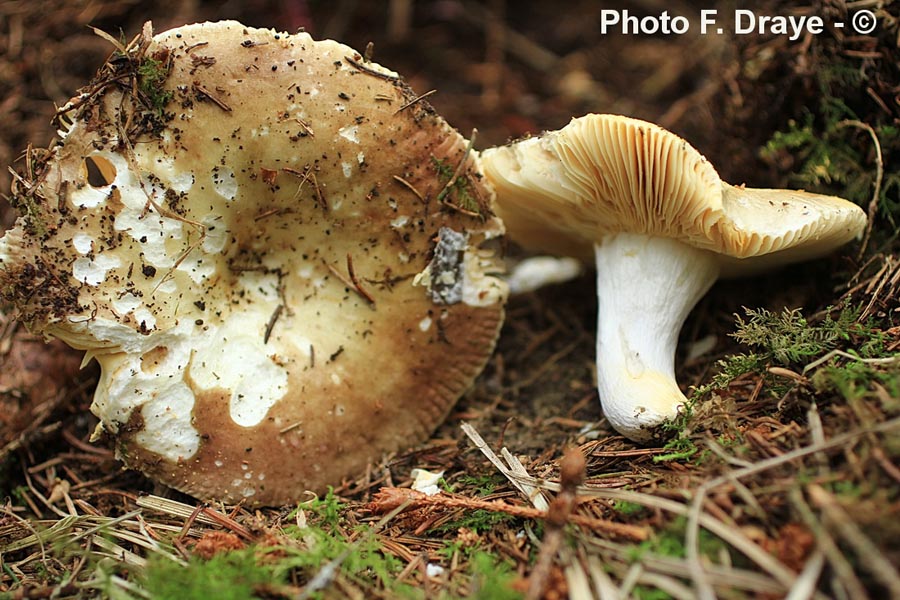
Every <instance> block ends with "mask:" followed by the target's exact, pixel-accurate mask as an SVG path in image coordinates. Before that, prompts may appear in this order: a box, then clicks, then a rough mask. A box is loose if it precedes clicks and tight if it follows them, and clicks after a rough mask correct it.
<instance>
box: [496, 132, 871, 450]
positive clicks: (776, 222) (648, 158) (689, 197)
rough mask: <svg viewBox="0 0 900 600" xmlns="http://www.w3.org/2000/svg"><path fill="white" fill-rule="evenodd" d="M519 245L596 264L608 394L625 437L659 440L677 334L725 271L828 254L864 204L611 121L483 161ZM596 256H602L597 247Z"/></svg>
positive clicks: (677, 399) (602, 390)
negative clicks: (729, 164)
mask: <svg viewBox="0 0 900 600" xmlns="http://www.w3.org/2000/svg"><path fill="white" fill-rule="evenodd" d="M482 162H483V164H484V169H485V174H486V175H487V177H488V180H489V181H490V182H491V183H493V184H494V186H495V191H496V194H497V204H496V207H495V210H496V212H497V214H498V216H500V217H501V218H502V219H503V221H504V223H505V225H506V228H507V231H508V234H509V236H510V238H511V239H513V240H515V241H518V242H519V243H520V244H522V245H523V246H526V247H529V248H532V249H535V250H541V251H544V252H551V253H558V254H563V255H569V256H580V257H587V256H588V255H590V254H593V257H594V258H595V260H596V266H597V296H598V303H599V309H598V323H597V330H598V331H597V380H598V381H597V385H598V391H599V394H600V399H601V402H602V404H603V412H604V414H605V415H606V418H607V420H608V421H609V422H610V424H611V425H612V426H613V427H614V428H615V429H616V430H618V431H619V432H620V433H622V434H623V435H625V436H627V437H629V438H631V439H633V440H636V441H648V440H651V439H653V438H654V437H656V436H657V435H658V434H659V433H660V431H659V426H660V425H662V424H663V423H664V422H665V421H667V420H670V419H672V418H673V417H675V416H676V415H677V414H678V411H679V409H680V407H681V406H682V405H683V404H684V402H685V396H684V394H683V393H682V392H681V390H680V389H679V387H678V384H677V382H676V380H675V370H674V360H675V350H676V344H677V341H678V332H679V330H680V329H681V326H682V324H683V322H684V320H685V318H686V317H687V314H688V313H689V312H690V310H691V309H692V308H693V306H694V305H695V304H696V303H697V301H698V300H699V299H700V298H701V297H702V296H703V294H705V293H706V291H707V290H708V289H709V287H710V286H711V285H712V284H713V282H714V281H715V280H716V279H717V278H718V277H719V276H720V275H721V276H738V275H746V274H752V273H756V272H759V271H761V270H764V269H767V268H770V267H775V266H777V265H783V264H787V263H792V262H796V261H801V260H806V259H810V258H813V257H817V256H820V255H823V254H825V253H827V252H829V251H831V250H832V249H834V248H836V247H838V246H840V245H841V244H844V243H845V242H847V241H849V240H851V239H853V237H854V236H856V235H858V234H859V233H860V232H861V231H862V229H863V228H864V226H865V222H866V217H865V214H864V213H863V211H862V210H861V209H860V208H859V207H857V206H856V205H854V204H852V203H850V202H847V201H846V200H842V199H840V198H833V197H829V196H821V195H816V194H809V193H806V192H802V191H788V190H766V189H749V188H745V187H743V186H732V185H728V184H727V183H725V182H723V181H722V180H721V179H720V178H719V175H718V174H717V173H716V171H715V169H713V167H712V165H710V164H709V162H708V161H707V160H706V159H705V158H704V157H703V156H702V155H701V154H700V153H699V152H697V151H696V150H695V149H694V148H692V147H691V146H690V145H689V144H688V143H687V142H685V141H684V140H682V139H681V138H679V137H677V136H676V135H674V134H672V133H670V132H668V131H666V130H664V129H662V128H660V127H658V126H656V125H653V124H651V123H646V122H643V121H639V120H636V119H630V118H626V117H621V116H613V115H587V116H584V117H581V118H577V119H573V120H572V121H571V122H570V123H569V124H568V125H567V126H565V127H563V128H562V129H561V130H559V131H555V132H550V133H546V134H544V135H542V136H540V137H535V138H530V139H525V140H522V141H519V142H516V143H513V144H511V145H508V146H505V147H501V148H493V149H490V150H487V151H485V152H483V154H482ZM592 248H593V252H592V251H591V249H592Z"/></svg>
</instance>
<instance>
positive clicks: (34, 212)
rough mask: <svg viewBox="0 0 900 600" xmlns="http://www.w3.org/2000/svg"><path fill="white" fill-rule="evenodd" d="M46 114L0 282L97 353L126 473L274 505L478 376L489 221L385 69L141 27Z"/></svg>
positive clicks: (348, 52)
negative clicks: (54, 140)
mask: <svg viewBox="0 0 900 600" xmlns="http://www.w3.org/2000/svg"><path fill="white" fill-rule="evenodd" d="M60 120H61V128H62V130H61V132H60V136H61V140H60V141H59V142H58V144H57V145H56V146H54V147H52V148H51V149H50V150H47V151H42V152H32V153H30V154H29V156H28V157H27V160H28V164H27V166H26V169H25V173H24V174H23V175H22V177H21V178H19V179H18V180H17V182H16V183H15V185H14V189H13V202H14V204H15V205H16V206H17V208H18V209H19V211H20V213H21V215H22V216H21V217H20V219H19V221H18V223H17V227H16V228H15V229H14V230H12V231H10V232H8V233H7V234H6V236H5V237H4V238H3V239H2V240H0V284H2V290H3V293H4V295H5V296H6V297H8V298H9V299H10V300H12V301H13V302H14V303H15V304H16V306H17V307H18V310H19V313H20V318H21V319H22V320H23V321H25V322H26V323H28V324H29V326H30V327H31V328H32V329H33V330H35V331H38V332H42V333H44V334H45V335H51V336H56V337H58V338H60V339H63V340H64V341H66V342H68V343H69V344H70V345H72V346H74V347H76V348H80V349H84V350H87V357H92V358H95V359H96V360H97V361H98V362H99V363H100V366H101V368H102V375H101V380H100V383H99V386H98V388H97V391H96V393H95V396H94V403H93V407H92V410H93V411H94V413H95V414H97V416H99V417H100V421H101V423H100V427H101V429H102V430H103V431H105V432H107V433H109V434H111V435H112V436H113V437H114V438H115V441H116V445H117V449H118V453H119V455H120V457H121V458H122V459H123V460H124V461H125V463H126V464H127V465H128V466H130V467H133V468H137V469H140V470H142V471H144V472H145V473H147V474H149V475H151V476H153V477H155V478H157V479H158V480H160V481H162V482H163V483H166V484H168V485H170V486H173V487H175V488H178V489H180V490H183V491H185V492H187V493H190V494H193V495H195V496H197V497H198V498H201V499H219V500H224V501H232V502H233V501H238V500H245V501H246V502H248V503H250V504H277V503H284V502H290V501H292V500H294V499H296V498H298V497H300V496H301V495H302V494H303V492H304V491H305V490H312V491H322V490H323V489H324V488H325V487H326V486H328V485H337V484H339V483H340V482H341V481H342V480H343V479H345V478H347V477H350V476H354V475H359V474H361V471H362V470H363V468H364V466H365V465H366V463H367V462H368V461H371V460H373V459H376V460H377V459H379V458H380V457H381V456H382V455H383V454H384V453H387V452H391V451H395V450H397V449H400V448H405V447H408V446H409V445H411V444H414V443H416V442H417V441H419V440H421V439H423V438H424V437H426V436H427V435H429V434H430V433H431V432H432V431H433V429H434V428H435V427H436V426H437V424H438V423H439V422H440V420H441V419H442V418H443V417H444V416H445V415H446V414H447V412H448V410H449V409H450V407H451V405H452V403H453V402H454V401H455V400H456V399H457V398H458V396H460V395H461V394H462V392H463V391H464V390H465V389H466V388H467V387H468V386H469V385H470V384H471V383H472V381H473V379H474V377H475V376H476V374H477V373H478V372H479V371H480V370H481V369H482V367H483V366H484V364H485V362H486V360H487V358H488V356H489V355H490V353H491V351H492V349H493V346H494V340H495V338H496V335H497V333H498V330H499V327H500V324H501V320H502V316H503V303H504V300H505V296H506V289H505V285H504V284H503V283H502V282H500V281H499V280H497V279H495V278H494V277H492V276H491V275H490V273H491V271H492V270H493V268H494V261H493V253H492V251H491V250H490V249H488V248H483V247H482V244H483V243H484V242H485V241H486V240H488V239H490V238H493V237H496V236H499V235H501V234H502V224H501V223H500V221H499V220H498V219H496V217H494V216H493V215H492V213H491V210H490V204H491V202H492V193H491V191H490V190H489V189H488V188H487V187H486V186H484V185H483V183H482V176H481V174H480V172H479V165H478V162H477V156H476V155H475V154H474V153H473V152H471V149H470V145H469V144H468V143H467V141H466V140H465V139H464V138H463V137H462V136H461V135H459V134H458V133H457V132H456V131H455V130H453V129H452V128H451V127H449V126H448V125H447V123H446V122H445V121H443V120H442V119H441V118H440V117H439V116H438V115H437V114H435V112H434V110H433V109H432V108H431V107H430V106H429V105H428V104H427V103H426V102H424V101H421V100H420V99H418V98H417V97H416V96H415V94H413V93H412V91H411V90H410V89H409V87H408V86H406V85H405V84H404V83H403V82H402V81H401V80H400V78H399V77H398V76H397V75H396V74H395V73H393V72H391V71H389V70H387V69H385V68H383V67H381V66H379V65H377V64H374V63H372V62H369V61H367V60H366V59H364V58H363V57H362V56H360V55H359V54H357V53H356V52H354V51H353V50H352V49H350V48H348V47H346V46H344V45H341V44H339V43H336V42H333V41H314V40H313V39H312V38H311V37H310V36H309V35H307V34H305V33H298V34H293V35H289V34H285V33H278V32H275V31H271V30H264V29H252V28H249V27H244V26H243V25H241V24H240V23H236V22H219V23H202V24H196V25H190V26H186V27H180V28H177V29H173V30H171V31H167V32H165V33H162V34H160V35H157V36H155V37H153V36H152V32H151V31H150V30H149V27H145V31H144V33H143V34H142V35H140V36H138V37H137V38H136V39H135V40H134V41H133V42H132V43H131V44H129V45H128V46H127V48H124V49H123V50H120V51H118V52H116V53H114V54H113V56H112V57H111V58H110V60H109V61H108V62H107V64H106V65H105V66H104V67H103V68H102V69H101V71H100V72H99V74H98V75H97V77H96V78H95V80H94V81H93V82H92V83H91V84H90V85H89V86H88V87H86V88H85V89H83V90H82V91H81V93H80V94H79V95H78V96H77V97H76V98H74V99H73V100H72V101H71V102H70V103H69V104H68V105H67V106H66V107H64V108H63V110H62V111H61V119H60Z"/></svg>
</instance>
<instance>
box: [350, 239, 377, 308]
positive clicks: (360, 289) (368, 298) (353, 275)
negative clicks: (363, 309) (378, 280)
mask: <svg viewBox="0 0 900 600" xmlns="http://www.w3.org/2000/svg"><path fill="white" fill-rule="evenodd" d="M347 274H348V275H350V282H351V283H353V287H355V288H356V291H357V292H359V295H360V296H362V297H363V298H365V299H366V301H367V302H368V303H369V304H371V305H373V306H374V305H375V298H373V297H372V294H370V293H369V292H367V291H366V290H365V289H364V288H363V287H362V285H360V283H359V279H357V277H356V272H355V271H354V270H353V257H352V256H350V253H349V252H348V253H347Z"/></svg>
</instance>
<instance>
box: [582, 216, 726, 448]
mask: <svg viewBox="0 0 900 600" xmlns="http://www.w3.org/2000/svg"><path fill="white" fill-rule="evenodd" d="M594 250H595V255H596V260H597V298H598V318H597V389H598V391H599V394H600V401H601V403H602V404H603V413H604V414H605V415H606V418H607V420H608V421H609V423H610V425H612V426H613V427H614V428H615V429H616V431H618V432H619V433H621V434H622V435H624V436H626V437H628V438H630V439H632V440H635V441H649V440H651V439H653V438H654V437H655V433H657V432H656V428H657V427H658V426H659V425H661V424H662V423H664V422H665V421H667V420H670V419H672V418H674V417H675V416H677V415H678V411H679V409H680V408H681V407H682V405H683V404H684V402H685V401H686V398H685V396H684V394H683V393H682V392H681V390H680V389H679V387H678V383H677V382H676V381H675V349H676V346H677V344H678V333H679V331H680V330H681V326H682V324H683V323H684V320H685V318H686V317H687V315H688V313H689V312H690V311H691V309H692V308H693V307H694V305H695V304H697V302H698V301H699V300H700V298H701V297H702V296H703V294H705V293H706V292H707V290H709V288H710V286H712V284H713V282H715V280H716V279H717V277H718V275H719V264H718V260H717V257H716V255H715V254H714V253H712V252H709V251H707V250H700V249H697V248H694V247H691V246H688V245H687V244H683V243H681V242H678V241H676V240H673V239H669V238H660V237H650V236H647V235H641V234H625V233H619V234H612V235H608V236H606V237H604V238H603V240H602V241H601V242H600V243H598V244H596V245H595V246H594Z"/></svg>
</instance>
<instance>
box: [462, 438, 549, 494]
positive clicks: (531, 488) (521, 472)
mask: <svg viewBox="0 0 900 600" xmlns="http://www.w3.org/2000/svg"><path fill="white" fill-rule="evenodd" d="M460 427H461V428H462V430H463V433H465V434H466V436H468V438H469V439H470V440H471V441H472V443H473V444H475V447H476V448H478V449H479V450H480V451H481V453H482V454H484V455H485V457H487V459H488V460H489V461H491V464H492V465H494V466H495V467H497V470H498V471H500V472H501V473H502V474H503V476H504V477H506V478H507V479H508V480H509V482H510V483H512V485H513V487H514V488H516V489H517V490H519V492H521V494H522V495H523V496H524V497H525V499H526V500H528V502H529V503H531V504H532V505H534V507H535V508H537V509H538V510H544V511H545V510H547V508H549V506H550V505H549V504H548V502H547V499H546V498H544V496H543V495H542V494H541V490H540V486H538V485H533V484H532V483H530V482H531V481H536V480H534V479H533V478H532V477H530V476H529V475H528V472H527V471H526V470H525V467H524V466H523V465H522V463H521V462H519V461H518V459H515V461H514V462H515V464H516V465H517V466H514V465H512V464H511V465H510V466H507V465H505V464H504V463H503V461H502V460H500V457H498V456H497V455H496V454H495V453H494V451H493V450H491V448H490V446H488V444H487V442H485V441H484V438H483V437H481V434H479V433H478V431H476V430H475V428H474V427H472V426H471V425H469V424H468V423H463V424H462V425H460ZM506 455H508V456H512V455H511V454H509V453H508V452H507V453H506Z"/></svg>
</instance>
